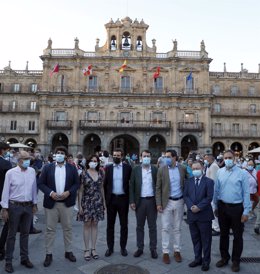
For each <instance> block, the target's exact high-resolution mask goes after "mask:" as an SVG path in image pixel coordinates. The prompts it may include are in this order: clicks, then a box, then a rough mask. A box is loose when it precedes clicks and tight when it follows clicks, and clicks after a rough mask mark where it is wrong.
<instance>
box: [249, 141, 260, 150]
mask: <svg viewBox="0 0 260 274" xmlns="http://www.w3.org/2000/svg"><path fill="white" fill-rule="evenodd" d="M257 147H259V144H258V143H257V142H252V143H250V144H249V146H248V150H252V149H255V148H257Z"/></svg>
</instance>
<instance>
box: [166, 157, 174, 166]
mask: <svg viewBox="0 0 260 274" xmlns="http://www.w3.org/2000/svg"><path fill="white" fill-rule="evenodd" d="M165 164H166V165H167V166H171V165H172V159H171V158H167V157H166V158H165Z"/></svg>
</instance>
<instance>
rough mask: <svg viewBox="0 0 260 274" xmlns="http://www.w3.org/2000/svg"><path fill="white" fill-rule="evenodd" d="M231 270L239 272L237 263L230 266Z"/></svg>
mask: <svg viewBox="0 0 260 274" xmlns="http://www.w3.org/2000/svg"><path fill="white" fill-rule="evenodd" d="M231 270H232V271H233V272H239V270H240V265H239V263H238V262H233V263H232V266H231Z"/></svg>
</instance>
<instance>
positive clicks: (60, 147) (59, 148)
mask: <svg viewBox="0 0 260 274" xmlns="http://www.w3.org/2000/svg"><path fill="white" fill-rule="evenodd" d="M59 150H60V151H63V152H64V153H65V155H66V156H67V155H68V150H67V148H66V147H64V146H59V147H56V148H55V153H57V151H59Z"/></svg>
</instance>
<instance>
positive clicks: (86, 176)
mask: <svg viewBox="0 0 260 274" xmlns="http://www.w3.org/2000/svg"><path fill="white" fill-rule="evenodd" d="M103 179H104V172H103V171H102V170H101V169H100V160H99V158H98V156H96V155H92V156H91V157H90V158H89V159H88V160H87V162H86V171H85V172H84V173H83V174H81V186H80V190H79V195H78V197H79V214H78V218H77V219H78V221H83V222H84V227H83V238H84V242H85V253H84V258H85V260H86V261H89V260H90V259H91V257H92V258H93V259H98V257H99V256H98V254H97V252H96V241H97V231H98V222H99V221H101V220H104V210H105V201H104V190H103Z"/></svg>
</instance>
